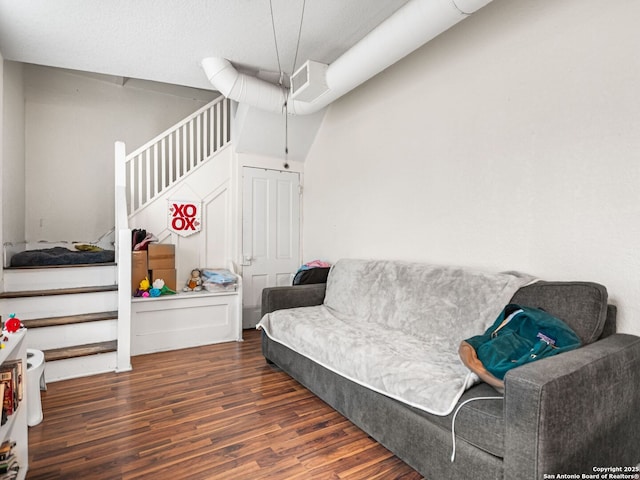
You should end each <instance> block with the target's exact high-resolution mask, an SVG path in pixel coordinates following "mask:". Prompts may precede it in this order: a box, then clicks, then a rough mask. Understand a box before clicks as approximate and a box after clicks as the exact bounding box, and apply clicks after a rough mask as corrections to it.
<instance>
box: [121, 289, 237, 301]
mask: <svg viewBox="0 0 640 480" xmlns="http://www.w3.org/2000/svg"><path fill="white" fill-rule="evenodd" d="M238 294H239V292H238V290H229V291H228V292H208V291H206V290H201V291H199V292H178V293H176V294H174V295H160V296H159V297H132V298H131V301H132V302H134V303H137V302H161V301H166V300H183V299H193V298H205V297H224V296H227V295H238Z"/></svg>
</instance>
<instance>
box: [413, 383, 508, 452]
mask: <svg viewBox="0 0 640 480" xmlns="http://www.w3.org/2000/svg"><path fill="white" fill-rule="evenodd" d="M496 396H498V394H497V392H496V391H495V390H494V389H493V388H491V387H490V386H489V385H487V384H486V383H481V384H479V385H476V386H474V387H472V388H470V389H469V390H467V391H466V392H465V393H464V395H462V397H460V400H459V401H458V406H459V405H461V404H462V403H464V402H466V401H467V400H470V399H471V398H479V397H483V398H485V397H487V398H490V397H496ZM503 402H504V401H503V400H502V399H498V400H496V399H492V400H488V399H478V400H474V401H471V402H469V403H467V404H465V405H464V406H463V407H462V408H460V411H459V412H458V415H457V416H456V423H455V434H456V442H459V441H460V440H462V441H465V442H468V443H470V444H472V445H474V446H476V447H478V448H480V449H481V450H484V451H485V452H487V453H490V454H491V455H495V456H496V457H500V458H502V457H504V414H503V405H504V403H503ZM458 406H456V409H455V410H454V411H453V412H452V413H450V414H449V415H447V416H446V417H442V416H438V415H430V414H428V413H425V412H420V415H421V416H423V417H426V418H428V419H429V420H430V421H431V422H433V423H435V424H437V425H439V426H440V427H442V428H444V429H447V430H449V431H451V422H452V420H453V416H454V414H455V412H456V410H457V409H458ZM452 448H453V445H452Z"/></svg>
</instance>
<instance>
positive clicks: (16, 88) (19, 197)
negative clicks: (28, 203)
mask: <svg viewBox="0 0 640 480" xmlns="http://www.w3.org/2000/svg"><path fill="white" fill-rule="evenodd" d="M22 71H23V68H22V64H21V63H17V62H9V61H7V62H4V74H3V78H4V83H3V87H2V88H3V96H4V108H3V109H2V112H3V127H2V128H3V134H4V141H3V143H2V151H3V156H2V205H3V206H4V208H3V212H2V213H3V215H2V236H3V243H5V242H6V243H13V244H15V243H22V242H24V241H25V236H24V219H25V174H24V137H25V135H24V87H23V73H22Z"/></svg>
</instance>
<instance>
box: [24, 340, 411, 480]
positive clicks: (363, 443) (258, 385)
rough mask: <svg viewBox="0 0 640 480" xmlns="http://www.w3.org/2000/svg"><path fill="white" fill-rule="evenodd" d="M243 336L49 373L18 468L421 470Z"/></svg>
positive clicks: (203, 472) (40, 476)
mask: <svg viewBox="0 0 640 480" xmlns="http://www.w3.org/2000/svg"><path fill="white" fill-rule="evenodd" d="M244 337H245V341H244V342H232V343H225V344H219V345H212V346H206V347H198V348H191V349H186V350H176V351H173V352H163V353H156V354H151V355H142V356H138V357H134V358H133V371H132V372H126V373H119V374H116V373H108V374H103V375H96V376H92V377H87V378H80V379H74V380H67V381H62V382H56V383H51V384H49V386H48V387H49V388H48V391H46V392H42V406H43V411H44V421H43V422H42V423H41V424H40V425H37V426H35V427H32V428H30V429H29V473H28V474H27V479H29V480H45V479H65V480H76V479H78V480H85V479H87V480H106V479H109V480H111V479H154V480H164V479H172V480H178V479H190V480H198V479H225V480H227V479H228V480H233V479H242V480H245V479H250V480H259V479H270V480H277V479H286V480H289V479H291V480H294V479H300V480H303V479H331V480H337V479H349V480H360V479H362V480H370V479H385V480H386V479H403V480H418V479H421V478H422V477H421V476H420V475H419V474H418V473H416V472H415V471H414V470H412V469H411V468H410V467H408V466H407V465H406V464H404V463H403V462H402V461H400V460H399V459H398V458H396V457H395V456H394V455H392V454H391V453H390V452H389V451H388V450H386V449H385V448H384V447H382V446H380V445H379V444H377V443H376V442H375V441H374V440H372V439H371V438H369V437H368V436H367V435H366V434H365V433H363V432H362V431H361V430H359V429H358V428H357V427H355V426H354V425H352V424H351V423H350V422H349V421H348V420H346V419H345V418H344V417H342V416H341V415H340V414H338V413H336V412H335V411H334V410H333V409H332V408H331V407H329V406H328V405H326V404H325V403H324V402H322V401H321V400H319V399H318V398H317V397H315V396H314V395H313V394H311V393H310V392H309V391H307V390H306V389H305V388H304V387H302V386H301V385H299V384H298V383H297V382H295V381H294V380H292V379H291V378H290V377H289V376H288V375H287V374H285V373H283V372H281V371H280V370H278V369H277V368H274V367H272V366H269V365H267V364H266V362H265V360H264V358H263V357H262V355H261V353H260V340H259V332H257V331H254V330H249V331H245V332H244Z"/></svg>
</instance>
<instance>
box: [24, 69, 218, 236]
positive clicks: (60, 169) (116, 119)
mask: <svg viewBox="0 0 640 480" xmlns="http://www.w3.org/2000/svg"><path fill="white" fill-rule="evenodd" d="M24 77H25V97H26V119H25V124H26V127H25V130H26V152H25V156H26V225H25V230H26V240H27V241H28V242H36V241H39V240H46V241H52V242H57V241H68V242H72V241H81V242H92V241H96V240H97V239H98V238H100V237H101V236H102V235H104V234H105V233H107V232H108V231H109V230H110V229H112V228H113V225H114V213H113V212H114V206H113V190H114V187H113V175H114V142H115V141H116V140H121V141H124V142H125V143H126V145H127V151H133V150H134V149H135V148H137V147H139V146H141V145H142V144H144V143H146V142H147V141H148V140H151V139H152V138H154V137H155V136H156V135H158V134H159V133H161V132H162V131H164V130H165V129H167V128H169V127H170V126H172V125H173V124H175V123H176V122H178V121H179V120H181V119H182V118H184V117H186V116H187V115H189V114H191V113H192V112H194V111H195V110H197V109H198V108H200V107H201V106H203V105H205V104H206V103H207V102H209V101H210V100H211V99H213V98H214V97H215V96H216V95H217V94H216V93H214V92H208V91H201V90H195V89H191V88H184V87H177V86H168V85H164V84H154V83H152V82H143V81H139V80H128V81H127V82H126V83H125V84H124V85H122V84H120V83H117V81H118V79H117V78H112V77H107V76H102V75H87V74H81V73H80V72H73V71H69V70H61V69H53V68H47V67H41V66H35V65H25V67H24Z"/></svg>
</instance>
